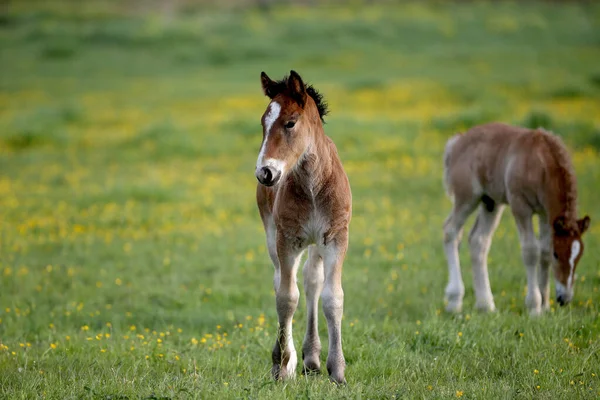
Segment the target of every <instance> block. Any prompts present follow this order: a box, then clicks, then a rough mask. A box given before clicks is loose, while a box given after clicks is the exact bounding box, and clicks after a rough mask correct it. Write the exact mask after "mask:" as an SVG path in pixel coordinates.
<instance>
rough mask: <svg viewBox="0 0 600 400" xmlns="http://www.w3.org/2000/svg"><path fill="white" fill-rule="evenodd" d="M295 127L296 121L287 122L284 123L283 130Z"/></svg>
mask: <svg viewBox="0 0 600 400" xmlns="http://www.w3.org/2000/svg"><path fill="white" fill-rule="evenodd" d="M294 125H296V121H288V122H286V123H285V125H284V126H285V129H292V128H293V127H294Z"/></svg>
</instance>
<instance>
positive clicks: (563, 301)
mask: <svg viewBox="0 0 600 400" xmlns="http://www.w3.org/2000/svg"><path fill="white" fill-rule="evenodd" d="M556 302H557V303H558V304H560V305H561V306H566V305H567V304H569V303H570V302H571V299H569V298H567V296H564V295H558V296H556Z"/></svg>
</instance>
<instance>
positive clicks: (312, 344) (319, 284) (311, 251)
mask: <svg viewBox="0 0 600 400" xmlns="http://www.w3.org/2000/svg"><path fill="white" fill-rule="evenodd" d="M302 275H303V277H304V292H305V293H306V311H307V314H308V315H307V320H308V323H307V325H306V335H305V336H304V343H303V344H302V359H303V360H304V372H306V373H310V372H319V371H320V369H321V361H320V356H321V340H320V339H319V331H318V323H319V296H320V295H321V291H322V290H323V280H324V279H325V276H324V274H323V259H322V258H321V256H319V254H318V252H317V249H316V248H315V247H314V246H310V247H309V248H308V258H307V260H306V262H305V263H304V268H303V270H302Z"/></svg>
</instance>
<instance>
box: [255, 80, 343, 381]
mask: <svg viewBox="0 0 600 400" xmlns="http://www.w3.org/2000/svg"><path fill="white" fill-rule="evenodd" d="M261 82H262V88H263V91H264V93H265V95H267V96H268V97H269V98H270V99H271V102H270V103H269V106H268V107H267V110H266V111H265V113H264V115H263V117H262V125H263V141H262V146H261V148H260V154H259V155H258V160H257V162H256V178H257V179H258V181H259V183H260V184H259V185H258V187H257V189H256V201H257V203H258V210H259V212H260V216H261V218H262V221H263V225H264V228H265V232H266V235H267V247H268V249H269V255H270V256H271V260H272V261H273V265H274V266H275V277H274V279H273V284H274V287H275V293H276V305H277V314H278V317H279V330H278V334H277V340H276V342H275V347H274V348H273V368H272V371H271V372H272V374H273V377H274V378H275V379H286V378H290V377H293V376H294V371H295V369H296V364H297V357H296V350H295V348H294V341H293V338H292V317H293V315H294V312H295V311H296V307H297V305H298V298H299V291H298V285H297V283H296V273H297V271H298V266H299V264H300V258H301V256H302V253H303V252H304V250H305V249H306V248H308V259H307V260H306V262H305V264H304V268H303V271H302V273H303V276H304V289H305V292H306V308H307V312H308V316H307V319H308V326H307V328H306V335H305V336H304V343H303V345H302V358H303V360H304V371H305V372H318V371H319V370H320V366H321V363H320V359H319V358H320V353H321V342H320V340H319V332H318V330H317V322H318V303H319V295H321V298H322V299H323V310H324V312H325V317H326V319H327V329H328V333H329V354H328V356H327V370H328V371H329V375H330V379H331V380H332V381H334V382H337V383H345V378H344V369H345V367H346V363H345V360H344V354H343V352H342V332H341V329H342V312H343V304H344V292H343V291H342V264H343V261H344V256H345V254H346V249H347V247H348V224H349V223H350V216H351V213H352V195H351V193H350V184H349V183H348V178H347V176H346V173H345V172H344V169H343V167H342V163H341V161H340V159H339V157H338V154H337V150H336V147H335V145H334V144H333V141H332V140H331V139H330V138H328V137H327V136H325V133H324V132H323V117H324V116H325V114H326V113H327V107H326V105H325V103H324V102H323V99H322V96H321V95H320V94H319V93H318V92H317V91H316V90H315V89H314V88H313V87H312V86H306V85H305V84H304V83H303V82H302V79H301V78H300V76H299V75H298V74H297V73H296V72H294V71H291V72H290V76H289V78H284V79H283V80H281V81H272V80H271V79H270V78H269V77H268V76H267V75H266V74H265V73H264V72H263V73H262V74H261Z"/></svg>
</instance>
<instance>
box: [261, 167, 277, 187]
mask: <svg viewBox="0 0 600 400" xmlns="http://www.w3.org/2000/svg"><path fill="white" fill-rule="evenodd" d="M279 178H281V173H280V172H279V171H276V170H275V169H274V168H272V167H262V168H260V169H258V170H257V171H256V179H258V181H259V182H260V183H261V184H262V185H265V186H273V185H274V184H276V183H277V182H278V181H279Z"/></svg>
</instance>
